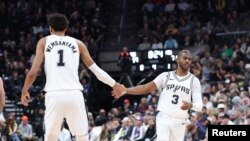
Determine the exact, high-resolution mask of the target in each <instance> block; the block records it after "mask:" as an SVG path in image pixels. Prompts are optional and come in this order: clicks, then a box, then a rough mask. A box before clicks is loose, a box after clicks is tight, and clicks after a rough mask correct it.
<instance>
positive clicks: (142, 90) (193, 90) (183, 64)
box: [112, 50, 202, 141]
mask: <svg viewBox="0 0 250 141" xmlns="http://www.w3.org/2000/svg"><path fill="white" fill-rule="evenodd" d="M176 62H177V69H176V70H174V71H169V72H163V73H161V74H160V75H158V76H157V77H156V78H155V79H154V80H153V81H151V82H149V83H146V84H144V85H138V86H135V87H130V88H126V89H125V90H123V93H122V95H123V94H126V93H127V94H132V95H142V94H148V93H150V92H152V91H155V90H160V91H161V94H160V96H159V101H158V104H157V110H158V114H157V116H156V134H157V137H156V140H157V141H183V140H184V135H185V130H186V123H187V118H188V117H189V113H188V111H189V109H192V110H194V111H201V109H202V98H201V85H200V81H199V79H198V78H196V77H195V76H194V75H193V74H191V73H190V72H189V69H190V65H191V63H192V55H191V53H190V52H189V51H188V50H181V51H180V52H179V53H178V57H177V59H176ZM112 95H113V96H114V97H116V98H119V97H120V96H122V95H119V94H117V93H116V92H113V94H112Z"/></svg>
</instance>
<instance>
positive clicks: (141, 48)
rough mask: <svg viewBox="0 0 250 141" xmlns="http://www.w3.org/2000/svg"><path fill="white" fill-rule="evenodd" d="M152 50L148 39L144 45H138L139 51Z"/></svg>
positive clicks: (144, 40)
mask: <svg viewBox="0 0 250 141" xmlns="http://www.w3.org/2000/svg"><path fill="white" fill-rule="evenodd" d="M149 49H151V44H150V43H149V40H148V37H144V38H143V41H142V43H140V44H139V45H138V48H137V50H149Z"/></svg>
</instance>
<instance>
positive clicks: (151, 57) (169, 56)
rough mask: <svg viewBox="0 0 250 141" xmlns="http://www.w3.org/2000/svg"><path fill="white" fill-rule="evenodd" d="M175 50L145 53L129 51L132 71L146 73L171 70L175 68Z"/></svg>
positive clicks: (147, 51) (157, 50)
mask: <svg viewBox="0 0 250 141" xmlns="http://www.w3.org/2000/svg"><path fill="white" fill-rule="evenodd" d="M178 51H179V50H177V49H174V50H169V49H166V50H164V49H162V50H159V49H156V50H145V51H131V52H130V55H131V56H132V62H133V65H132V70H134V71H148V70H162V71H166V70H172V68H173V67H175V64H176V63H175V60H176V57H177V54H178Z"/></svg>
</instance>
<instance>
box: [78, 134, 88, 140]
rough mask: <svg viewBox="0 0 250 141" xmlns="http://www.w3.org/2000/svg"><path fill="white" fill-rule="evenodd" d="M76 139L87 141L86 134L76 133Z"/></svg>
mask: <svg viewBox="0 0 250 141" xmlns="http://www.w3.org/2000/svg"><path fill="white" fill-rule="evenodd" d="M76 141H88V135H76Z"/></svg>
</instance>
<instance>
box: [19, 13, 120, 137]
mask: <svg viewBox="0 0 250 141" xmlns="http://www.w3.org/2000/svg"><path fill="white" fill-rule="evenodd" d="M48 24H49V30H50V34H51V35H49V36H46V37H44V38H41V39H40V40H39V41H38V43H37V47H36V55H35V58H34V62H33V64H32V67H31V69H30V71H29V72H28V74H27V77H26V79H25V83H24V86H23V90H22V96H21V101H22V104H23V105H24V106H28V101H29V99H30V94H29V91H28V90H29V88H30V86H31V85H32V84H33V82H34V81H35V78H36V74H37V72H38V70H39V68H40V66H41V65H42V62H43V59H44V69H45V74H46V84H45V88H44V90H45V92H46V95H45V106H46V110H45V116H44V123H45V141H56V140H57V138H58V134H59V131H60V128H61V124H62V122H63V119H64V118H66V121H67V124H68V126H69V129H70V131H71V133H72V135H74V136H75V137H76V141H86V140H88V135H87V134H88V120H87V115H86V109H85V103H84V98H83V94H82V92H81V90H83V87H82V85H81V84H80V82H79V77H78V66H79V58H81V60H82V61H83V62H84V64H85V65H86V66H87V67H88V68H89V69H90V70H91V71H92V72H93V73H94V74H95V75H96V77H97V78H98V79H99V80H100V81H102V82H104V83H105V84H107V85H109V86H110V87H112V88H113V90H114V91H116V92H117V93H121V92H122V85H120V84H118V83H116V81H115V80H114V79H112V78H111V77H110V76H109V75H108V74H107V73H106V72H104V71H103V70H102V69H100V68H99V67H98V66H97V65H96V64H95V63H94V61H93V60H92V58H91V57H90V54H89V52H88V50H87V47H86V46H85V45H84V44H83V42H81V41H80V40H77V39H75V38H73V37H69V36H66V35H65V32H66V30H67V28H68V24H69V21H68V19H67V18H66V17H65V16H64V15H61V14H58V13H55V14H52V15H50V16H49V17H48Z"/></svg>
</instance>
